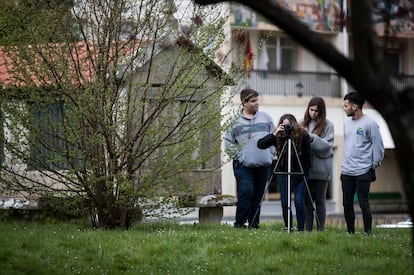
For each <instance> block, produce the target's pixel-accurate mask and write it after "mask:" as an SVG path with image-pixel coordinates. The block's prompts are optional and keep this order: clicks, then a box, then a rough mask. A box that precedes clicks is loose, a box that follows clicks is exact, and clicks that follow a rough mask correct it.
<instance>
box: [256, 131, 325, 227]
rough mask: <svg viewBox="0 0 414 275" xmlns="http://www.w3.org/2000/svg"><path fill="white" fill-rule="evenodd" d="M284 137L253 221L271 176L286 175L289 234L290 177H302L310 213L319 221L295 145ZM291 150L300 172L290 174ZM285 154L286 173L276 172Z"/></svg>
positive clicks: (288, 137)
mask: <svg viewBox="0 0 414 275" xmlns="http://www.w3.org/2000/svg"><path fill="white" fill-rule="evenodd" d="M284 137H285V138H286V141H285V143H284V144H283V147H282V151H281V152H280V154H279V157H278V158H277V161H276V164H275V167H274V169H273V172H272V175H271V176H270V177H269V179H268V180H267V182H266V186H265V189H264V193H263V196H262V199H261V201H260V204H259V207H258V209H257V210H256V213H255V215H254V218H253V220H255V218H256V216H257V214H258V212H259V209H260V208H261V206H262V203H263V200H264V198H265V196H266V193H267V191H268V189H269V185H270V183H271V182H272V179H273V175H280V174H282V175H287V193H286V195H287V203H288V205H287V231H288V233H289V232H291V213H292V210H291V194H290V193H291V177H292V175H301V176H302V177H303V180H304V182H305V187H306V190H307V192H308V195H309V198H310V201H311V203H312V211H313V213H314V215H315V217H316V219H317V220H319V219H318V215H317V213H316V207H315V202H314V200H313V198H312V195H311V192H310V190H309V186H308V182H307V180H306V177H305V174H304V172H303V167H302V163H301V161H300V159H299V155H298V151H297V149H296V145H295V143H294V142H292V137H291V136H290V135H285V136H284ZM292 148H293V152H294V154H295V157H296V160H297V162H298V164H299V168H300V171H299V172H292ZM286 150H287V152H286ZM286 153H287V171H283V172H279V171H277V170H278V167H279V165H280V163H281V160H282V159H283V158H282V157H283V156H284V154H286ZM282 211H284V210H283V207H282Z"/></svg>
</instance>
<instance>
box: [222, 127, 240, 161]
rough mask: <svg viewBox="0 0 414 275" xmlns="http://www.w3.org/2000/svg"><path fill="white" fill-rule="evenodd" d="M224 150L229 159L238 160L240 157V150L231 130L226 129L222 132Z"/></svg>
mask: <svg viewBox="0 0 414 275" xmlns="http://www.w3.org/2000/svg"><path fill="white" fill-rule="evenodd" d="M224 152H225V153H226V154H227V155H228V156H229V157H230V158H231V159H237V160H238V159H239V158H240V154H241V151H240V148H239V145H238V143H237V141H236V138H235V137H234V136H233V133H232V131H231V130H228V131H226V132H225V133H224Z"/></svg>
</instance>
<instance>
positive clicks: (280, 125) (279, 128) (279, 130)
mask: <svg viewBox="0 0 414 275" xmlns="http://www.w3.org/2000/svg"><path fill="white" fill-rule="evenodd" d="M284 131H285V125H283V124H279V126H278V127H277V128H275V130H274V131H273V135H275V136H276V135H278V134H279V133H280V132H282V133H283V132H284Z"/></svg>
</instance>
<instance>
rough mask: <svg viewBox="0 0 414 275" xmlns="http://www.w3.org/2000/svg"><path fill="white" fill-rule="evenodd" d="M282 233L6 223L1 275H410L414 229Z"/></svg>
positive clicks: (267, 228)
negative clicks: (125, 228)
mask: <svg viewBox="0 0 414 275" xmlns="http://www.w3.org/2000/svg"><path fill="white" fill-rule="evenodd" d="M282 227H283V225H282V224H281V223H278V222H264V223H262V226H261V228H260V229H259V230H247V229H236V228H233V227H231V226H228V225H198V224H195V225H191V224H187V225H179V224H177V223H167V222H166V223H143V224H139V225H136V226H135V227H133V228H132V229H130V230H129V231H125V230H115V231H106V230H93V229H84V228H83V227H82V226H81V225H79V224H69V223H58V224H41V223H27V222H16V221H13V222H6V221H2V222H0V232H1V233H0V274H121V273H122V274H199V273H204V274H398V275H402V274H413V257H412V254H411V240H410V229H378V228H377V229H374V232H373V235H371V236H365V235H363V234H355V235H352V236H348V235H347V234H346V233H345V229H344V228H332V227H331V228H328V229H327V231H326V232H312V233H298V232H292V233H289V234H288V233H287V232H285V231H282V230H281V228H282ZM361 231H362V230H360V232H361Z"/></svg>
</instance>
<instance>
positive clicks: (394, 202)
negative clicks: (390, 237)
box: [354, 192, 408, 213]
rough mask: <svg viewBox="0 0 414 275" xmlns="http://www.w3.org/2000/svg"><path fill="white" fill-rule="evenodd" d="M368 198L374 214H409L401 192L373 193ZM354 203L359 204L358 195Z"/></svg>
mask: <svg viewBox="0 0 414 275" xmlns="http://www.w3.org/2000/svg"><path fill="white" fill-rule="evenodd" d="M368 198H369V204H370V208H371V211H372V212H373V213H408V209H407V203H406V202H405V201H404V199H403V196H402V195H401V193H400V192H371V193H369V196H368ZM354 203H355V204H358V203H359V202H358V196H357V194H355V196H354Z"/></svg>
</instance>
